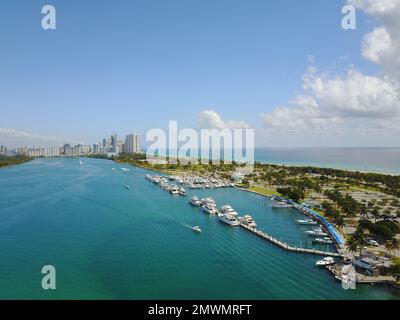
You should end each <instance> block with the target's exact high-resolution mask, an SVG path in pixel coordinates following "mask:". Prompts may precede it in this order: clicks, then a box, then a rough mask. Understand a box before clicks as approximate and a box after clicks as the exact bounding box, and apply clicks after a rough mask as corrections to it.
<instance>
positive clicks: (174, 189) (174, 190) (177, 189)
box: [169, 186, 179, 195]
mask: <svg viewBox="0 0 400 320" xmlns="http://www.w3.org/2000/svg"><path fill="white" fill-rule="evenodd" d="M169 192H171V194H172V195H178V194H179V188H177V187H176V186H172V187H171V188H170V190H169Z"/></svg>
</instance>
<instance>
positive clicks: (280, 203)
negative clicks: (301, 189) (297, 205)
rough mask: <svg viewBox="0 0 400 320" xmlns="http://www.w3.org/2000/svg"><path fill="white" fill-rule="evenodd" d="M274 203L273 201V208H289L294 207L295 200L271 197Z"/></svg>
mask: <svg viewBox="0 0 400 320" xmlns="http://www.w3.org/2000/svg"><path fill="white" fill-rule="evenodd" d="M270 199H271V200H272V201H273V203H272V208H273V209H289V208H293V202H292V201H290V200H287V199H285V198H282V197H271V198H270Z"/></svg>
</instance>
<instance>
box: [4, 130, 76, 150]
mask: <svg viewBox="0 0 400 320" xmlns="http://www.w3.org/2000/svg"><path fill="white" fill-rule="evenodd" d="M3 138H6V139H7V143H4V144H6V145H7V146H9V147H17V146H31V145H37V146H38V147H40V146H48V143H54V144H56V145H58V144H60V143H81V142H78V141H74V140H71V139H65V138H60V137H54V136H45V135H40V134H35V133H29V132H25V131H20V130H16V129H10V128H0V141H2V139H3Z"/></svg>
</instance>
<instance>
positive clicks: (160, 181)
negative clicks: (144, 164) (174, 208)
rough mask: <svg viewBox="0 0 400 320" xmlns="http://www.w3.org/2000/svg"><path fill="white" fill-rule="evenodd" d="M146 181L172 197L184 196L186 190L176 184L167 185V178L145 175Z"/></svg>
mask: <svg viewBox="0 0 400 320" xmlns="http://www.w3.org/2000/svg"><path fill="white" fill-rule="evenodd" d="M146 179H147V180H149V181H151V182H153V183H154V184H157V185H159V186H160V187H161V188H162V189H164V190H165V191H168V192H169V193H171V194H172V195H179V196H186V195H187V194H186V190H185V189H184V188H183V187H182V186H178V185H176V184H169V183H168V178H167V177H164V176H153V175H150V174H147V175H146Z"/></svg>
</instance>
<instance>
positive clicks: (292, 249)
mask: <svg viewBox="0 0 400 320" xmlns="http://www.w3.org/2000/svg"><path fill="white" fill-rule="evenodd" d="M240 226H241V227H242V228H244V229H246V230H247V231H250V232H251V233H254V234H255V235H257V236H259V237H260V238H262V239H265V240H267V241H269V242H271V243H272V244H274V245H276V246H278V247H280V248H282V249H284V250H286V251H290V252H297V253H306V254H315V255H319V256H329V257H340V258H342V257H343V255H342V254H340V253H337V252H328V251H321V250H315V249H306V248H298V247H293V246H290V245H288V244H287V243H286V242H283V241H280V240H278V239H276V238H274V237H272V236H270V235H269V234H267V233H265V232H263V231H260V230H257V229H255V228H251V227H249V226H247V225H245V224H244V223H242V222H240Z"/></svg>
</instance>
